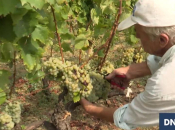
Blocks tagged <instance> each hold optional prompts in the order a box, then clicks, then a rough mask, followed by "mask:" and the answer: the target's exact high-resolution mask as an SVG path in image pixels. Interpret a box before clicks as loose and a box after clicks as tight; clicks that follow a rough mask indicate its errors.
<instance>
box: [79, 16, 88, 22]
mask: <svg viewBox="0 0 175 130" xmlns="http://www.w3.org/2000/svg"><path fill="white" fill-rule="evenodd" d="M77 21H78V22H79V23H81V24H86V21H87V19H86V17H84V16H83V17H82V16H80V15H79V16H78V17H77Z"/></svg>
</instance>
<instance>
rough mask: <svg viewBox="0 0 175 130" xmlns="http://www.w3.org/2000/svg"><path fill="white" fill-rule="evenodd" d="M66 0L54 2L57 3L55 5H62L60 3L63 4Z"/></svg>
mask: <svg viewBox="0 0 175 130" xmlns="http://www.w3.org/2000/svg"><path fill="white" fill-rule="evenodd" d="M65 1H66V0H56V2H57V4H59V5H60V4H62V3H64V2H65Z"/></svg>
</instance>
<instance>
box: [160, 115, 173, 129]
mask: <svg viewBox="0 0 175 130" xmlns="http://www.w3.org/2000/svg"><path fill="white" fill-rule="evenodd" d="M159 130H175V113H159Z"/></svg>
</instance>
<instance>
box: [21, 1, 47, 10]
mask: <svg viewBox="0 0 175 130" xmlns="http://www.w3.org/2000/svg"><path fill="white" fill-rule="evenodd" d="M21 3H22V5H24V4H28V3H29V4H30V5H31V6H32V7H35V8H37V9H42V7H43V6H44V4H45V1H44V0H21Z"/></svg>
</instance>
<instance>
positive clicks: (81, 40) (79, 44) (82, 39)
mask: <svg viewBox="0 0 175 130" xmlns="http://www.w3.org/2000/svg"><path fill="white" fill-rule="evenodd" d="M88 45H89V42H88V40H87V38H86V36H85V35H83V34H80V35H78V36H77V38H76V39H75V48H76V49H82V48H83V47H86V46H88Z"/></svg>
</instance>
